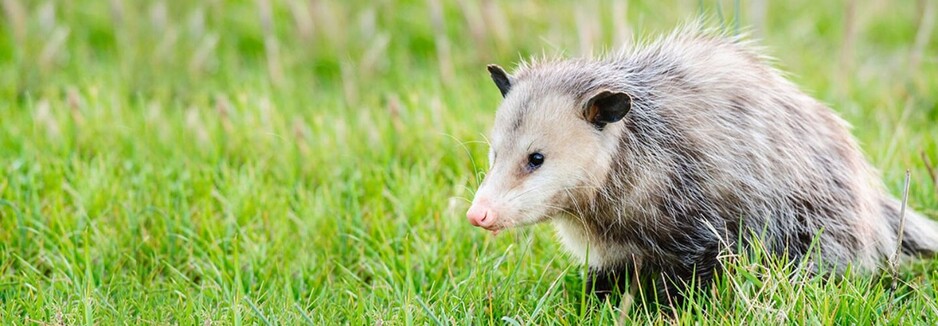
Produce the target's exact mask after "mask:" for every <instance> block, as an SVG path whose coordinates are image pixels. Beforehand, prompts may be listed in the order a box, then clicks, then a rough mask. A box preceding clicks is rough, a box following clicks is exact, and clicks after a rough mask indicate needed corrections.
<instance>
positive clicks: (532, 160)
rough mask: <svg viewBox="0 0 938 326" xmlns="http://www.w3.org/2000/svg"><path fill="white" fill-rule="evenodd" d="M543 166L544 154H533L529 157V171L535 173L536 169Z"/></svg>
mask: <svg viewBox="0 0 938 326" xmlns="http://www.w3.org/2000/svg"><path fill="white" fill-rule="evenodd" d="M541 164H544V154H541V153H531V155H528V170H530V171H534V169H537V168H539V167H541Z"/></svg>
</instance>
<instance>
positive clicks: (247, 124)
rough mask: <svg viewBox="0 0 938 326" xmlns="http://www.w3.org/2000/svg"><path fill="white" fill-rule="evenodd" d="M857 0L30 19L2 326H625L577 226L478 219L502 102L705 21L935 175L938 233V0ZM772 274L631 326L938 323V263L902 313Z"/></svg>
mask: <svg viewBox="0 0 938 326" xmlns="http://www.w3.org/2000/svg"><path fill="white" fill-rule="evenodd" d="M856 2H857V8H856V9H855V10H854V12H855V15H854V17H853V19H846V18H845V17H846V14H845V12H847V10H846V9H845V4H844V3H840V2H836V1H790V2H787V1H786V2H781V1H773V2H771V3H770V4H769V6H768V8H767V9H766V10H765V11H764V15H760V14H758V12H755V13H754V12H753V11H752V10H751V9H752V8H751V7H752V4H750V3H748V2H744V3H741V4H739V3H738V2H736V1H723V2H721V3H717V2H714V1H709V0H708V1H699V2H692V1H689V2H678V3H670V2H658V1H648V2H632V3H629V4H627V5H622V4H620V5H614V4H612V3H610V2H605V1H603V2H587V3H584V4H580V5H574V4H572V2H560V1H550V2H544V3H540V4H535V3H534V1H510V2H508V1H506V2H496V1H482V2H481V3H476V2H474V1H468V0H467V1H455V2H450V1H435V0H430V1H403V0H402V1H374V2H371V1H329V0H326V1H299V0H296V1H293V0H284V1H270V2H268V1H266V0H260V1H247V0H245V1H220V0H216V1H204V2H201V1H90V0H89V1H23V0H8V1H3V2H2V6H0V8H2V9H3V18H2V19H0V323H3V324H34V323H65V324H103V325H108V324H151V323H152V324H175V323H180V324H205V323H208V322H211V323H220V324H245V323H247V324H298V323H300V324H301V323H312V324H336V323H348V324H382V323H383V324H427V323H430V324H432V323H455V324H573V325H577V324H583V323H587V324H609V323H611V322H612V321H613V320H614V319H615V318H617V316H618V312H617V311H616V310H615V308H614V307H611V306H608V305H606V306H603V305H600V304H597V303H591V302H589V301H588V300H589V298H590V297H589V296H588V295H587V294H586V293H585V292H584V290H583V288H584V286H583V281H582V273H583V269H582V268H581V267H580V264H579V263H578V262H576V261H574V260H573V259H572V258H571V257H570V256H569V255H567V254H566V253H564V251H563V249H562V248H561V247H560V245H559V243H557V241H555V239H554V235H553V231H552V230H551V228H550V226H548V225H540V226H535V227H531V228H528V229H524V230H513V231H509V232H506V233H504V234H502V235H499V236H498V237H492V236H491V235H490V234H489V233H487V232H483V231H480V230H477V229H473V228H472V227H471V226H470V225H469V224H468V223H467V222H466V220H465V217H464V211H465V209H466V208H467V207H468V199H469V198H471V196H472V192H473V191H474V189H475V187H476V185H477V184H478V180H479V177H480V175H481V173H482V172H483V171H484V169H485V167H486V166H485V165H486V163H484V162H485V151H486V147H485V144H484V135H485V134H486V132H487V130H488V128H489V127H490V126H491V120H492V119H493V116H494V115H493V113H494V109H495V108H496V106H497V105H498V103H499V93H498V91H497V89H496V88H495V87H494V85H492V84H491V81H490V80H488V76H487V73H486V71H485V69H484V65H485V64H486V63H499V64H502V65H503V66H506V67H512V66H513V65H514V64H515V63H516V62H517V61H518V60H519V58H521V57H525V56H528V55H532V54H541V53H548V54H554V53H564V54H566V55H571V56H575V55H580V54H584V53H586V52H589V51H595V52H599V51H602V50H603V49H610V48H614V47H615V46H616V45H617V44H620V43H622V42H627V40H629V38H628V37H625V36H627V35H631V33H632V32H634V33H635V35H637V37H639V38H644V37H647V36H653V35H656V34H659V33H663V32H667V31H668V30H670V29H671V28H673V27H675V26H676V25H677V24H679V23H680V22H682V21H685V20H688V19H690V18H692V17H694V16H695V15H697V14H700V13H709V14H710V15H711V16H714V17H722V19H723V20H724V21H723V24H724V26H726V28H731V29H733V30H735V29H736V27H735V26H737V24H735V23H733V22H730V21H729V19H732V18H733V17H737V16H738V17H740V20H741V23H740V24H739V25H740V26H750V25H751V26H754V34H756V35H758V36H760V37H761V38H762V44H764V45H765V46H766V47H767V48H768V49H769V52H770V53H771V54H772V55H773V56H775V57H776V58H778V65H779V66H781V67H782V68H783V69H785V70H787V71H790V72H791V78H792V79H793V80H794V81H795V82H796V83H798V84H799V85H802V86H803V88H804V89H805V90H807V91H808V92H809V93H811V94H813V95H815V96H816V97H818V98H819V99H821V100H823V101H825V102H827V103H829V104H831V106H832V107H834V108H835V110H837V111H838V112H840V113H841V114H842V115H843V116H844V118H845V119H847V120H848V121H850V122H851V123H852V124H853V125H854V126H855V129H854V132H855V134H856V136H857V137H858V138H859V140H860V141H861V143H862V146H863V148H864V150H865V151H866V152H867V153H868V155H869V157H870V159H871V160H872V162H873V163H874V164H875V165H876V166H877V167H879V168H880V169H881V171H882V173H883V176H884V180H885V183H886V185H887V186H888V187H889V188H890V189H891V190H892V191H893V193H895V194H898V193H899V191H900V189H901V188H902V184H903V177H904V173H905V170H906V169H911V171H912V183H911V189H912V190H911V193H910V200H909V202H910V205H911V206H912V207H914V208H916V209H917V210H919V211H922V212H924V213H926V214H928V215H930V216H933V217H934V216H938V191H936V187H935V185H934V184H933V183H932V181H931V179H930V178H929V176H928V173H927V172H926V168H925V165H924V164H923V160H922V154H921V153H922V152H924V153H926V154H925V155H927V156H929V157H930V158H931V161H932V162H938V127H936V126H938V122H936V121H938V93H936V92H935V90H936V89H938V56H936V53H938V41H936V39H938V37H936V36H935V35H938V31H934V30H933V29H934V28H932V31H931V34H924V35H922V36H921V37H920V38H921V39H922V40H923V41H922V42H920V43H918V45H917V43H916V41H915V40H916V37H917V35H920V33H924V32H927V31H928V28H923V27H922V26H923V24H921V20H920V19H919V18H920V13H922V12H927V10H925V9H923V8H921V7H917V5H916V3H918V5H921V4H926V3H930V2H929V1H919V2H914V1H906V2H901V3H900V2H889V1H856ZM434 6H436V7H434ZM929 6H931V7H932V8H931V9H929V10H932V11H931V13H935V8H934V7H935V4H934V3H930V4H929ZM433 8H436V9H435V10H434V9H433ZM760 17H761V18H760ZM848 22H851V23H848ZM847 25H852V26H853V27H852V28H846V27H845V26H847ZM924 25H926V27H927V24H924ZM851 30H852V31H853V32H852V33H848V32H847V31H851ZM913 58H919V59H917V62H918V63H915V64H913V63H912V61H915V60H913ZM752 258H756V259H752ZM751 261H758V257H742V258H741V259H739V260H737V259H728V261H727V263H728V264H729V266H730V267H729V268H730V269H731V271H732V272H730V273H728V275H726V276H724V277H722V278H721V279H719V280H718V281H717V284H716V286H715V287H714V293H713V294H711V295H710V296H709V297H701V298H698V299H696V300H691V303H690V304H689V305H688V306H687V307H685V308H682V309H677V310H675V311H674V312H672V313H659V312H657V311H655V310H653V309H633V310H632V311H631V312H630V313H629V314H628V316H626V318H628V319H629V320H631V321H634V322H641V323H646V322H655V323H672V322H679V323H695V322H699V323H705V324H711V323H730V324H740V323H746V324H764V323H810V324H835V323H836V324H858V325H865V324H869V323H884V324H896V323H919V324H928V323H933V322H934V321H935V320H938V304H936V299H935V298H936V296H938V292H936V290H935V288H936V284H938V272H936V271H938V262H934V261H928V262H922V263H919V264H915V265H911V266H909V267H906V268H904V269H903V273H902V274H901V276H900V280H901V282H899V286H898V288H897V289H896V290H895V291H893V290H891V289H890V283H889V282H888V281H883V280H880V278H879V277H878V276H871V275H853V276H849V277H846V278H843V279H835V280H826V279H822V278H817V277H808V276H801V275H800V274H798V269H790V268H783V267H779V266H773V265H768V267H766V266H762V265H759V264H754V263H750V262H751ZM788 274H795V276H793V277H791V279H793V281H790V280H789V279H790V278H789V276H787V275H788Z"/></svg>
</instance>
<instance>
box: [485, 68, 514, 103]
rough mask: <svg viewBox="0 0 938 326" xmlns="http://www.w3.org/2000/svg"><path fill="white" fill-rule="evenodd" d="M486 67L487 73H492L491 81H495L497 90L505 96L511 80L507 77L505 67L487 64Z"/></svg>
mask: <svg viewBox="0 0 938 326" xmlns="http://www.w3.org/2000/svg"><path fill="white" fill-rule="evenodd" d="M488 68H489V73H490V74H492V81H494V82H495V86H498V91H500V92H502V97H505V96H507V95H508V90H510V89H511V80H510V79H508V74H507V73H505V69H502V67H499V66H498V65H488Z"/></svg>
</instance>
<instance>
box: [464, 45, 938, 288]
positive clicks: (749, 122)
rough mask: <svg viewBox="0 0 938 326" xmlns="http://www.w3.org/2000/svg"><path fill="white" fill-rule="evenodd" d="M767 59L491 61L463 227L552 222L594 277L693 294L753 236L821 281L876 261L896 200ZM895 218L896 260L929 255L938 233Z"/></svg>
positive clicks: (674, 55)
mask: <svg viewBox="0 0 938 326" xmlns="http://www.w3.org/2000/svg"><path fill="white" fill-rule="evenodd" d="M765 61H766V60H765V59H764V58H763V57H762V56H761V55H759V54H758V53H757V52H756V51H754V50H753V49H752V48H751V47H749V46H748V45H747V44H746V43H745V42H741V41H739V40H738V39H734V38H726V37H723V36H718V35H714V34H712V33H698V32H692V31H686V30H685V31H681V32H677V33H675V34H673V35H671V36H669V37H666V38H663V39H661V40H658V41H656V42H653V43H652V44H650V45H647V46H644V47H640V48H635V49H631V50H627V51H623V52H621V53H619V54H615V55H611V56H608V57H606V58H601V59H567V60H539V61H535V62H530V63H525V64H523V65H522V66H521V67H520V68H519V69H518V70H517V71H515V72H514V73H513V74H512V75H508V74H506V73H505V72H504V71H503V70H501V69H500V68H498V67H497V66H490V71H491V72H492V76H493V79H494V80H495V82H496V84H497V85H498V87H499V89H500V90H501V91H502V94H503V95H504V97H505V99H504V101H503V103H502V105H501V107H500V108H499V110H498V112H497V114H496V120H495V127H494V131H493V134H492V136H491V146H492V152H491V156H490V160H491V162H490V163H491V170H490V171H489V173H488V174H487V175H486V178H485V180H484V181H483V184H482V185H481V187H480V189H479V191H478V192H477V194H476V198H475V200H474V201H473V206H472V207H471V208H470V210H469V212H468V214H467V215H468V217H469V219H470V221H471V222H472V223H473V224H474V225H477V226H481V227H484V228H486V229H489V230H499V229H502V228H506V227H514V226H520V225H526V224H532V223H538V222H541V221H547V220H551V221H553V223H554V224H555V226H556V228H557V230H558V233H559V235H560V238H561V239H562V241H563V243H564V244H565V246H566V247H567V248H568V249H569V250H570V251H571V252H572V253H574V254H575V255H577V256H578V257H580V258H582V259H586V260H588V264H589V265H590V267H591V270H592V271H593V276H594V277H595V278H599V279H602V278H603V277H604V275H614V274H620V273H624V272H626V271H629V269H630V268H631V267H632V266H641V272H642V273H643V274H645V273H650V274H662V275H665V276H666V277H667V278H668V279H671V280H681V281H689V280H690V279H691V278H692V277H693V276H694V275H696V276H697V277H699V278H700V279H701V280H704V282H702V283H705V281H706V279H708V278H709V277H710V276H711V274H712V273H713V272H714V271H715V270H716V267H717V265H718V260H717V256H718V255H719V254H720V253H721V251H725V250H730V251H732V250H735V249H736V248H737V243H736V242H737V240H738V239H743V240H744V243H743V244H744V245H746V244H749V240H748V239H751V237H750V235H752V234H753V233H756V234H759V235H760V241H761V242H762V243H763V245H764V246H765V247H766V248H767V249H768V250H769V252H771V253H774V254H778V255H784V254H787V255H788V257H790V258H793V259H798V258H800V257H803V256H805V255H806V254H808V252H809V250H811V251H816V252H819V253H820V258H821V260H820V261H821V262H822V263H823V264H825V265H827V266H829V267H831V269H833V270H834V271H843V270H844V269H845V268H846V267H847V266H848V265H850V266H853V268H859V269H863V270H873V269H875V268H878V267H880V266H882V264H883V262H885V261H886V260H887V259H888V258H890V257H891V256H892V255H894V253H895V252H896V251H897V250H896V249H897V248H896V247H897V246H898V240H897V235H898V232H899V231H898V226H899V207H900V204H899V202H898V201H897V200H896V199H895V198H894V197H893V196H891V195H890V194H888V193H887V192H886V191H885V190H884V187H883V185H882V182H881V181H880V180H879V177H878V176H877V173H876V171H875V170H874V169H873V168H872V167H871V166H870V165H869V164H868V163H867V161H866V159H865V158H864V156H863V154H862V152H861V151H860V149H859V147H858V146H857V143H856V141H855V140H854V139H853V137H852V136H851V135H850V132H849V130H848V126H847V124H846V123H845V122H844V121H843V120H842V119H841V118H839V117H838V116H837V115H836V114H835V113H834V112H833V111H832V110H830V109H829V108H828V107H826V106H825V105H824V104H822V103H819V102H818V101H817V100H815V99H813V98H811V97H810V96H808V95H805V94H804V93H802V92H801V91H800V90H799V89H798V88H797V87H796V86H795V85H793V84H792V83H791V82H789V81H787V80H786V79H785V78H784V77H783V76H782V75H781V74H780V73H779V72H777V71H776V70H774V69H773V68H771V67H770V66H769V65H767V64H766V63H765ZM623 110H624V111H625V112H622V111H623ZM535 154H536V155H535ZM905 219H906V220H907V222H906V225H905V234H904V239H903V243H902V248H901V249H902V250H901V252H903V253H904V254H907V255H922V254H927V255H933V254H935V252H936V251H938V223H935V222H934V221H931V220H929V219H927V218H925V217H923V216H921V215H919V214H917V213H915V212H912V211H911V210H907V211H906V215H905ZM812 240H813V241H812ZM587 252H588V255H587ZM587 256H588V257H587ZM597 286H598V287H602V285H601V284H599V285H597Z"/></svg>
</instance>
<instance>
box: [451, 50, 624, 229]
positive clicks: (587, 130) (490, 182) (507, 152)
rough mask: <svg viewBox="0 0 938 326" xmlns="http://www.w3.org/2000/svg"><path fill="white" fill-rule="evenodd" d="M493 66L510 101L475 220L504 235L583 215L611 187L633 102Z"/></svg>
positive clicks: (597, 88) (495, 135)
mask: <svg viewBox="0 0 938 326" xmlns="http://www.w3.org/2000/svg"><path fill="white" fill-rule="evenodd" d="M488 69H489V72H490V73H491V75H492V80H493V81H495V85H496V86H498V89H499V91H501V94H502V96H503V97H504V99H503V101H502V104H501V106H500V107H499V108H498V111H497V113H496V117H495V126H494V129H493V132H492V134H491V137H490V138H489V141H490V145H491V148H490V150H489V171H488V173H486V175H485V179H484V180H483V181H482V184H481V185H480V187H479V189H478V191H477V192H476V195H475V199H473V201H472V206H471V207H470V208H469V211H468V212H467V213H466V216H467V217H468V218H469V222H470V223H472V225H474V226H478V227H482V228H485V229H487V230H490V231H498V230H501V229H504V228H510V227H516V226H522V225H528V224H534V223H538V222H541V221H545V220H548V219H550V218H551V217H554V216H557V215H559V214H561V213H564V212H575V211H579V210H580V209H581V208H582V206H583V205H586V204H588V203H589V201H591V200H592V199H594V198H595V196H597V194H598V193H599V191H600V189H601V188H602V187H603V186H604V185H603V183H604V182H605V179H606V176H607V175H608V173H609V171H610V170H611V166H612V160H613V157H614V156H615V152H616V150H617V148H618V147H617V146H618V136H617V135H619V134H620V133H621V130H622V128H623V126H622V125H623V124H622V123H617V122H619V121H620V120H621V119H623V117H625V115H626V113H628V112H629V110H630V109H631V105H632V103H631V102H632V101H631V97H630V96H629V95H627V94H626V93H624V92H621V91H616V90H612V89H610V88H609V87H604V86H602V85H600V84H597V85H591V84H588V83H578V82H571V80H573V81H576V80H579V79H576V78H573V79H571V78H569V77H570V72H564V71H561V72H556V71H554V72H551V71H547V72H544V73H539V74H535V73H529V74H525V75H523V76H520V75H519V76H518V77H513V76H509V75H508V74H507V73H506V72H505V71H504V70H503V69H501V68H500V67H498V66H495V65H490V66H489V67H488ZM552 73H553V74H564V75H563V76H564V77H565V78H552V77H551V74H552ZM583 73H588V72H582V71H581V72H580V73H579V74H580V75H582V74H583ZM586 79H589V78H586Z"/></svg>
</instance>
